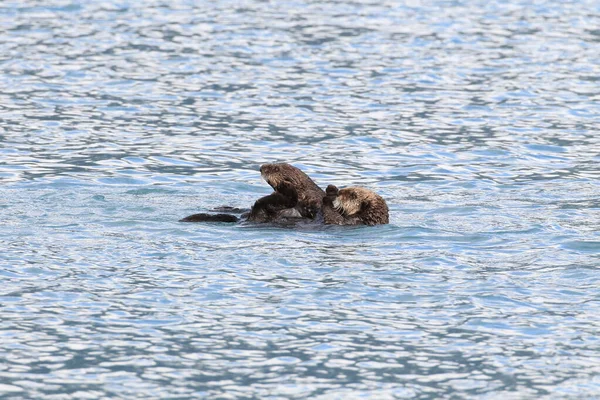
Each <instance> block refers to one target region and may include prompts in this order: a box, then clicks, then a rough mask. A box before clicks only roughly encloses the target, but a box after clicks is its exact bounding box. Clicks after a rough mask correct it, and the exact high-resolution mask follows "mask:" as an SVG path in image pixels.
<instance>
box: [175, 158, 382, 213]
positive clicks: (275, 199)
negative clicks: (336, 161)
mask: <svg viewBox="0 0 600 400" xmlns="http://www.w3.org/2000/svg"><path fill="white" fill-rule="evenodd" d="M260 172H261V175H262V177H263V178H264V179H265V181H267V183H268V184H269V185H270V186H271V187H272V188H273V189H274V190H275V191H274V192H273V193H271V194H270V195H268V196H265V197H261V198H260V199H258V200H257V201H256V202H255V203H254V206H252V209H251V210H250V211H248V212H245V213H243V214H242V215H241V218H245V219H246V220H247V221H251V222H282V221H288V220H290V219H298V218H307V219H311V220H322V222H324V223H325V224H332V225H379V224H387V223H388V221H389V211H388V207H387V204H386V202H385V200H384V199H383V198H381V196H379V195H378V194H376V193H374V192H372V191H370V190H368V189H364V188H359V187H348V188H344V189H338V188H337V187H335V186H334V185H329V186H327V190H326V192H323V190H322V189H321V188H320V187H319V186H318V185H317V184H316V183H315V182H314V181H313V180H312V179H310V178H309V177H308V175H306V174H305V173H304V172H302V171H300V170H299V169H298V168H296V167H294V166H292V165H290V164H286V163H279V164H265V165H263V166H261V167H260ZM235 210H236V209H233V208H230V207H224V208H221V209H219V210H218V211H235ZM237 211H240V210H237ZM181 221H182V222H236V221H239V218H238V217H236V216H235V215H231V214H194V215H190V216H188V217H186V218H184V219H182V220H181Z"/></svg>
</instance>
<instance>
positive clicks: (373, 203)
mask: <svg viewBox="0 0 600 400" xmlns="http://www.w3.org/2000/svg"><path fill="white" fill-rule="evenodd" d="M326 193H327V195H326V196H325V197H324V198H323V219H324V221H325V223H326V224H331V225H363V224H364V225H379V224H387V223H389V210H388V206H387V204H386V202H385V200H384V199H383V198H382V197H381V196H379V195H378V194H376V193H374V192H372V191H370V190H369V189H365V188H360V187H347V188H344V189H338V188H337V187H336V186H334V185H329V186H327V190H326Z"/></svg>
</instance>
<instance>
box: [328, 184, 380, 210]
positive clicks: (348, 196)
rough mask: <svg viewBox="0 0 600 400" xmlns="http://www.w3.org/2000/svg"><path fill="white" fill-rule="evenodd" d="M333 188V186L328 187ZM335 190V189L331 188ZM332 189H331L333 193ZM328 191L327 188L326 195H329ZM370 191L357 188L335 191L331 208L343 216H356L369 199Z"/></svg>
mask: <svg viewBox="0 0 600 400" xmlns="http://www.w3.org/2000/svg"><path fill="white" fill-rule="evenodd" d="M330 186H333V185H330ZM333 187H334V188H335V189H336V190H337V188H336V187H335V186H333ZM333 191H334V189H333V188H332V189H331V192H332V193H333ZM329 193H330V190H329V187H327V195H329ZM369 197H371V196H370V191H368V190H367V189H363V188H358V187H349V188H344V189H340V190H337V195H336V196H335V199H334V200H333V207H335V209H336V210H338V211H339V212H341V213H342V214H345V215H354V214H358V213H359V212H360V210H361V209H362V208H363V206H365V203H366V201H367V200H368V199H369Z"/></svg>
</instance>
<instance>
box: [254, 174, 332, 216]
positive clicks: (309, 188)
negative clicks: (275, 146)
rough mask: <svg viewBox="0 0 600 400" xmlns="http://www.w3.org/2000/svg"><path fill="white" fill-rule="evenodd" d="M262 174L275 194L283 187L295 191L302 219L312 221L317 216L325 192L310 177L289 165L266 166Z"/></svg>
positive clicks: (297, 208)
mask: <svg viewBox="0 0 600 400" xmlns="http://www.w3.org/2000/svg"><path fill="white" fill-rule="evenodd" d="M260 173H261V175H262V177H263V178H264V180H265V181H267V183H268V184H269V185H270V186H271V187H272V188H273V189H274V190H275V192H281V189H280V188H281V187H282V185H283V186H284V187H288V188H289V187H290V186H291V187H292V188H293V189H295V191H296V193H297V196H298V202H297V204H296V206H295V208H296V210H297V211H298V212H299V213H300V215H301V216H302V217H305V218H311V219H312V218H315V217H316V216H317V214H318V212H319V211H320V210H321V207H322V205H323V197H324V196H325V192H323V189H321V188H320V187H319V186H318V185H317V184H316V183H315V182H314V181H313V180H312V179H310V177H309V176H308V175H306V174H305V173H304V172H302V171H301V170H300V169H298V168H296V167H294V166H293V165H290V164H287V163H274V164H264V165H262V166H261V167H260Z"/></svg>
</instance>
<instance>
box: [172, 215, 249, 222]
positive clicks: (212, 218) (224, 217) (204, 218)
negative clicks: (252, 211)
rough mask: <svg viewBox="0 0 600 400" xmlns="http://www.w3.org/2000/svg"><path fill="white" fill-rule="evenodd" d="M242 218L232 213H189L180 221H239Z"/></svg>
mask: <svg viewBox="0 0 600 400" xmlns="http://www.w3.org/2000/svg"><path fill="white" fill-rule="evenodd" d="M239 220H240V219H239V218H238V217H236V216H235V215H231V214H205V213H201V214H193V215H189V216H187V217H185V218H183V219H180V220H179V222H238V221H239Z"/></svg>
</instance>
